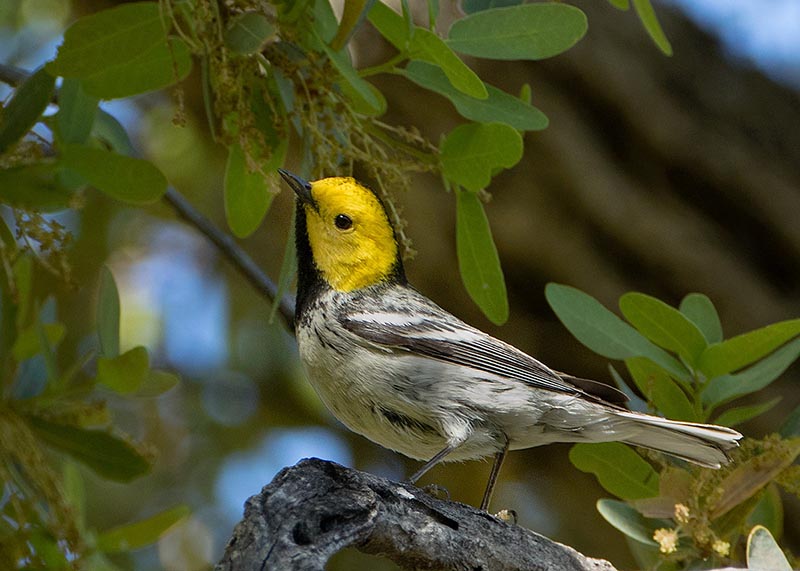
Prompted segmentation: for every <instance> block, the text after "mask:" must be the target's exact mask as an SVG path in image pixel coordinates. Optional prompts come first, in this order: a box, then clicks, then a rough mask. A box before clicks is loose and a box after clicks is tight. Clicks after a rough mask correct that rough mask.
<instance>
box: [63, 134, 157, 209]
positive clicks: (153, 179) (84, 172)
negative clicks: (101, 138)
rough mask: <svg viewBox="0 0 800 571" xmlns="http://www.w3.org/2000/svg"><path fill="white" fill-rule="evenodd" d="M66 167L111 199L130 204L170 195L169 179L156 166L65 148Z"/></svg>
mask: <svg viewBox="0 0 800 571" xmlns="http://www.w3.org/2000/svg"><path fill="white" fill-rule="evenodd" d="M62 162H63V164H64V166H66V167H68V168H70V169H72V170H74V171H75V172H77V173H78V174H80V175H81V176H82V177H83V178H85V179H86V180H87V181H88V182H89V183H90V184H91V185H92V186H94V187H95V188H97V189H98V190H101V191H102V192H105V193H106V194H108V195H109V196H111V197H112V198H116V199H117V200H122V201H124V202H129V203H131V204H149V203H151V202H155V201H156V200H158V199H159V198H161V195H162V194H164V193H165V192H166V191H167V179H166V178H165V177H164V175H163V174H161V171H160V170H158V169H157V168H156V167H155V165H153V164H152V163H149V162H147V161H145V160H142V159H135V158H133V157H126V156H123V155H118V154H117V153H113V152H111V151H106V150H104V149H95V148H92V147H84V146H82V145H66V146H65V147H64V148H63V149H62Z"/></svg>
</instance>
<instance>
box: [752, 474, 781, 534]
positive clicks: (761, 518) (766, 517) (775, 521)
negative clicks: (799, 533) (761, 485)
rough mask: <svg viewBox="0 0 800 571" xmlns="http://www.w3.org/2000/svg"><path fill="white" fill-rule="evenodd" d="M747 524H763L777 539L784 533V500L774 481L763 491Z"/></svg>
mask: <svg viewBox="0 0 800 571" xmlns="http://www.w3.org/2000/svg"><path fill="white" fill-rule="evenodd" d="M746 525H747V527H749V528H752V527H754V526H756V525H763V526H764V527H766V528H767V529H768V530H769V532H770V533H771V534H772V536H773V537H775V538H776V539H780V538H781V536H782V535H783V501H782V500H781V493H780V491H779V490H778V486H776V485H775V483H774V482H773V483H771V484H769V485H767V487H766V488H765V489H764V491H763V492H762V493H761V497H760V498H759V500H758V503H757V504H756V506H755V508H753V511H752V512H751V513H750V515H749V516H748V517H747V522H746Z"/></svg>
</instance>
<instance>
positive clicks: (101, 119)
mask: <svg viewBox="0 0 800 571" xmlns="http://www.w3.org/2000/svg"><path fill="white" fill-rule="evenodd" d="M92 135H94V136H95V137H96V138H97V139H99V140H100V141H102V142H103V143H105V144H106V145H108V146H109V147H110V148H111V150H112V151H115V152H117V153H119V154H120V155H133V154H134V150H133V144H131V140H130V137H128V132H127V131H126V130H125V127H123V126H122V124H121V123H120V122H119V121H117V119H116V118H115V117H114V116H113V115H111V114H109V113H106V112H105V111H103V110H102V109H98V110H97V114H96V115H95V118H94V125H93V127H92Z"/></svg>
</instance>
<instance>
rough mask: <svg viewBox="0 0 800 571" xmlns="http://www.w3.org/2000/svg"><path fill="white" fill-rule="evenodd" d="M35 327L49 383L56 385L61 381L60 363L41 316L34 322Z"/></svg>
mask: <svg viewBox="0 0 800 571" xmlns="http://www.w3.org/2000/svg"><path fill="white" fill-rule="evenodd" d="M34 326H35V327H36V333H37V336H38V337H39V351H40V352H41V355H42V358H43V359H44V364H45V369H46V370H47V381H48V383H56V382H58V379H59V372H58V362H57V361H56V355H55V351H53V346H52V345H51V344H50V340H49V339H48V338H47V333H46V332H45V325H44V324H43V323H42V320H41V317H40V316H39V317H37V319H36V321H34Z"/></svg>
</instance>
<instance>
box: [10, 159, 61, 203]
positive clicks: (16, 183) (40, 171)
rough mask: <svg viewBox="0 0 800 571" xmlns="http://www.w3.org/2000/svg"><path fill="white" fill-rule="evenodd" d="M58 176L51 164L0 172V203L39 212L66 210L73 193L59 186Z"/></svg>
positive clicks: (54, 165) (55, 168) (27, 166)
mask: <svg viewBox="0 0 800 571" xmlns="http://www.w3.org/2000/svg"><path fill="white" fill-rule="evenodd" d="M57 173H58V170H57V165H56V164H55V163H53V162H42V163H34V164H30V165H25V166H22V167H12V168H10V169H5V170H0V201H2V202H3V203H5V204H8V205H9V206H14V207H19V208H28V209H31V210H39V211H42V212H52V211H56V210H64V209H65V208H67V207H68V206H69V201H70V199H71V197H72V191H70V190H68V189H66V188H64V187H63V186H62V185H61V184H60V182H59V180H58V176H57Z"/></svg>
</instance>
